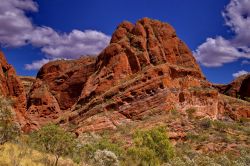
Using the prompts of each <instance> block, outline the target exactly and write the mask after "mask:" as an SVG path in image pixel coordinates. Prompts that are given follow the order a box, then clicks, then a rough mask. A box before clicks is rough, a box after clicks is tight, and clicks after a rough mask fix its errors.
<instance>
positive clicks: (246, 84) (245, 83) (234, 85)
mask: <svg viewBox="0 0 250 166" xmlns="http://www.w3.org/2000/svg"><path fill="white" fill-rule="evenodd" d="M213 87H215V88H216V89H218V91H219V92H220V93H222V94H225V95H228V96H231V97H235V98H239V99H243V100H246V101H250V74H245V75H242V76H240V77H238V78H236V79H235V80H233V81H232V82H231V83H230V84H227V85H223V84H213Z"/></svg>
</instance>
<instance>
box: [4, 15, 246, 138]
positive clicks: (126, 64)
mask: <svg viewBox="0 0 250 166" xmlns="http://www.w3.org/2000/svg"><path fill="white" fill-rule="evenodd" d="M5 71H6V69H5V68H4V69H3V73H2V77H3V76H4V73H5ZM3 78H5V79H6V78H7V77H3ZM247 80H248V82H246V81H243V82H242V86H243V87H246V88H244V89H249V86H248V85H249V79H247ZM23 81H25V79H23ZM32 82H33V81H32ZM3 85H4V84H3ZM30 85H31V84H29V85H27V86H26V89H27V91H28V89H30V90H29V93H28V94H27V114H28V116H29V118H31V119H32V120H33V123H32V124H34V125H36V127H40V126H41V125H44V124H46V123H49V122H54V123H59V124H60V125H62V126H64V127H65V128H68V129H70V130H72V131H75V132H76V133H82V132H85V131H98V130H104V129H117V128H119V126H122V125H127V124H133V122H134V123H135V122H139V123H140V124H143V125H144V126H145V125H152V123H156V121H157V123H158V122H161V121H162V122H163V121H165V120H166V119H165V120H164V119H162V118H161V116H160V115H162V114H166V115H168V114H169V113H170V112H173V111H177V112H178V113H180V114H181V115H184V116H187V115H188V114H189V113H190V110H191V111H192V110H195V111H192V112H193V114H194V116H196V117H200V118H202V117H210V118H213V119H223V118H231V119H239V118H242V117H246V118H248V117H250V109H249V108H250V104H249V103H248V102H245V103H244V104H242V102H241V101H240V102H239V101H238V100H237V99H234V98H230V97H226V96H224V95H221V94H219V93H218V90H217V89H216V88H214V87H213V86H212V84H211V83H209V82H208V81H207V80H206V78H205V77H204V75H203V73H202V72H201V69H200V67H199V65H198V64H197V62H196V60H195V59H194V57H193V55H192V52H191V51H190V50H189V48H188V47H187V46H186V45H185V43H184V42H183V41H181V40H180V39H179V38H178V37H177V35H176V32H175V30H174V29H173V27H171V26H170V25H169V24H167V23H162V22H160V21H157V20H152V19H149V18H143V19H141V20H139V21H138V22H136V23H135V24H132V23H130V22H127V21H124V22H123V23H121V24H120V25H119V26H118V27H117V29H116V31H115V32H114V34H113V35H112V39H111V42H110V44H109V45H108V46H107V47H106V48H105V49H104V50H103V51H102V52H101V53H100V54H99V55H98V56H97V57H93V56H89V57H83V58H80V59H78V60H57V61H54V62H50V63H48V64H46V65H44V66H43V67H42V68H41V69H40V71H39V72H38V74H37V78H36V80H35V81H34V83H32V86H31V87H30ZM20 88H21V87H20ZM3 89H5V87H4V88H3ZM21 89H22V90H20V91H21V92H20V93H21V94H22V95H18V96H21V98H20V101H21V102H20V104H21V103H23V106H22V107H21V106H20V108H24V107H25V102H24V101H25V93H24V90H23V88H21ZM239 91H240V92H241V94H242V96H244V94H245V90H240V89H239ZM20 93H19V94H20ZM247 94H249V93H247ZM232 103H234V104H232ZM22 112H23V111H22ZM155 116H157V119H154V121H152V120H148V119H151V118H152V117H155ZM146 119H147V120H146ZM139 123H138V124H139ZM187 130H188V129H187ZM181 135H183V134H182V133H181Z"/></svg>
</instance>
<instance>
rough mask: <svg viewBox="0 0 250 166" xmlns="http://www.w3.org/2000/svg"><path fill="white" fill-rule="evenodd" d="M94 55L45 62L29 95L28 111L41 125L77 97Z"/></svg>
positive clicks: (86, 77)
mask: <svg viewBox="0 0 250 166" xmlns="http://www.w3.org/2000/svg"><path fill="white" fill-rule="evenodd" d="M94 63H95V58H93V57H85V58H80V59H78V60H67V61H66V60H58V61H54V62H50V63H48V64H46V65H44V66H43V67H42V68H41V69H40V71H39V72H38V74H37V79H36V81H35V83H34V84H33V86H32V87H31V90H30V92H29V94H28V102H27V111H28V113H29V114H30V116H31V117H32V119H34V121H35V122H36V123H37V125H38V126H39V125H41V124H44V123H47V122H51V120H54V119H57V118H58V117H59V116H60V115H61V114H62V113H63V112H65V111H66V110H67V109H69V108H70V107H71V106H72V105H74V104H75V102H76V101H77V100H78V97H79V96H80V94H81V91H82V88H83V86H84V85H85V82H86V81H87V79H88V77H89V76H90V75H91V74H92V73H93V72H94Z"/></svg>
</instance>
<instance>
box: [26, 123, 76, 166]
mask: <svg viewBox="0 0 250 166" xmlns="http://www.w3.org/2000/svg"><path fill="white" fill-rule="evenodd" d="M31 141H32V143H33V146H34V147H35V148H37V149H38V150H41V151H43V152H47V153H52V154H53V155H55V157H56V160H55V165H57V163H58V160H59V158H60V157H61V156H66V155H69V154H71V153H72V152H73V151H74V148H75V146H76V142H75V138H74V136H73V135H72V134H71V133H68V132H65V131H64V130H63V129H61V128H60V127H59V126H57V125H53V124H49V125H47V126H44V127H42V128H41V129H40V130H38V131H37V132H34V133H32V134H31Z"/></svg>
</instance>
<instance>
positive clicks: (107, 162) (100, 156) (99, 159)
mask: <svg viewBox="0 0 250 166" xmlns="http://www.w3.org/2000/svg"><path fill="white" fill-rule="evenodd" d="M94 164H95V165H96V166H119V160H118V158H117V156H116V155H115V154H114V153H113V152H111V151H108V150H97V151H96V152H95V154H94Z"/></svg>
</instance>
